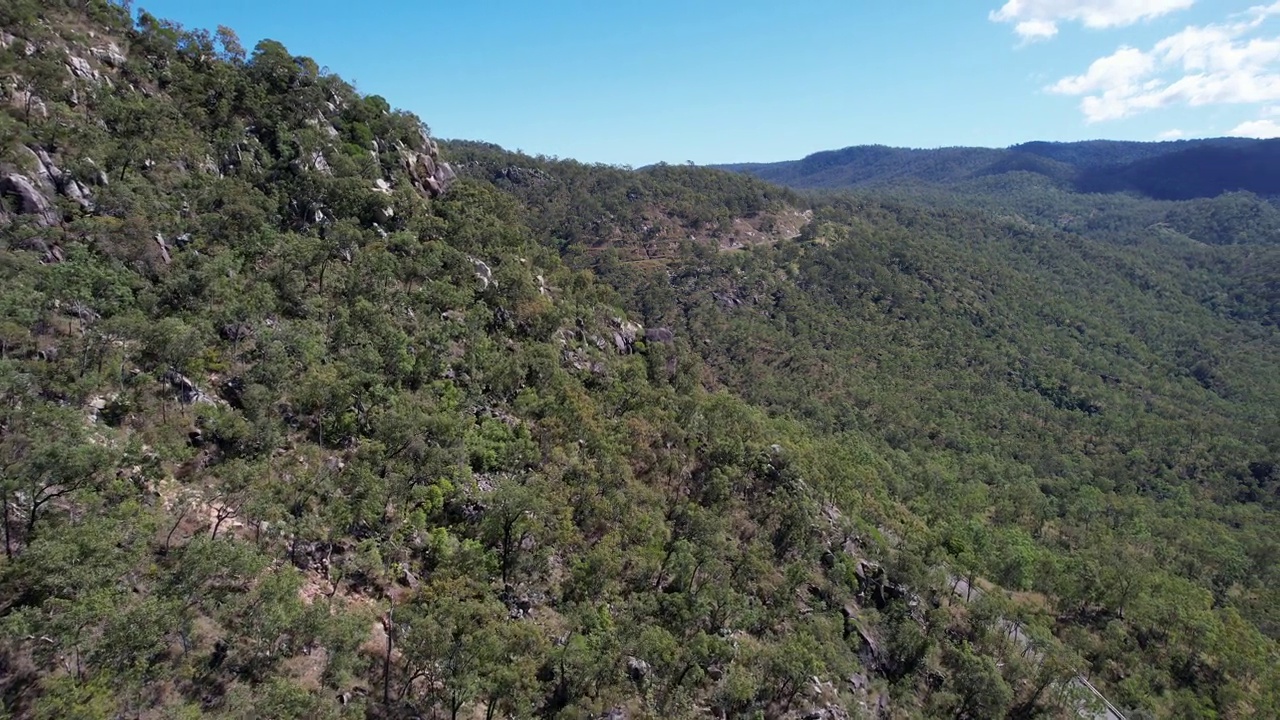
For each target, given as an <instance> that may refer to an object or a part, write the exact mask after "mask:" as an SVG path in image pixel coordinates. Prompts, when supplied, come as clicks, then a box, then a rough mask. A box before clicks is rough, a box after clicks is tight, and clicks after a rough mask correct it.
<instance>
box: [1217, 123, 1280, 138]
mask: <svg viewBox="0 0 1280 720" xmlns="http://www.w3.org/2000/svg"><path fill="white" fill-rule="evenodd" d="M1227 134H1228V135H1232V136H1235V137H1247V138H1264V139H1269V138H1280V123H1278V122H1276V121H1275V120H1250V121H1249V122H1243V123H1240V124H1239V125H1237V126H1236V127H1235V129H1234V130H1232V131H1231V132H1229V133H1227Z"/></svg>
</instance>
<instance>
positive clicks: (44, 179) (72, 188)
mask: <svg viewBox="0 0 1280 720" xmlns="http://www.w3.org/2000/svg"><path fill="white" fill-rule="evenodd" d="M24 149H25V150H26V151H27V152H28V153H30V154H31V156H32V157H33V158H34V159H35V164H36V179H37V180H39V181H40V184H41V185H42V186H43V189H44V191H45V192H46V193H48V192H52V191H57V192H59V193H62V194H63V195H65V196H66V197H68V198H70V199H71V201H72V202H74V203H75V204H77V205H79V206H80V208H81V209H82V210H84V211H86V212H91V211H92V210H93V200H92V199H91V198H90V193H89V188H87V187H85V186H84V185H82V184H81V183H80V182H79V181H77V180H76V179H75V178H73V177H71V174H70V173H67V172H64V171H63V170H62V169H61V168H59V167H58V166H57V164H56V163H54V161H53V158H52V157H50V156H49V153H48V152H46V151H45V149H44V148H37V149H35V150H32V149H30V148H24Z"/></svg>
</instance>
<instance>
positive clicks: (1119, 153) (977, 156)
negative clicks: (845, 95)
mask: <svg viewBox="0 0 1280 720" xmlns="http://www.w3.org/2000/svg"><path fill="white" fill-rule="evenodd" d="M1278 159H1280V140H1247V139H1242V138H1213V139H1208V140H1178V141H1169V142H1158V143H1157V142H1151V143H1142V142H1115V141H1106V140H1094V141H1088V142H1075V143H1048V142H1030V143H1023V144H1021V145H1014V146H1012V147H1010V148H1006V149H993V148H968V147H956V148H939V149H936V150H916V149H909V148H891V147H885V146H882V145H860V146H854V147H847V148H844V149H843V150H828V151H824V152H817V153H814V154H812V155H810V156H808V157H806V158H804V159H802V160H794V161H784V162H776V163H739V164H735V165H723V166H721V167H722V168H723V169H725V170H732V171H734V172H742V173H747V174H750V175H754V176H756V177H759V178H762V179H764V180H768V181H770V182H775V183H778V184H781V185H787V186H790V187H796V188H810V189H814V188H827V189H831V188H841V189H847V188H856V187H891V186H894V185H901V184H925V185H944V186H952V185H956V184H963V183H964V182H965V181H968V180H973V179H977V178H982V177H986V176H991V175H1002V174H1005V173H1012V172H1024V173H1030V174H1033V175H1038V176H1041V177H1042V178H1044V179H1047V180H1049V181H1052V182H1053V183H1054V184H1055V185H1057V186H1059V187H1063V188H1069V189H1071V190H1074V191H1076V192H1082V193H1131V194H1134V195H1138V196H1140V197H1146V198H1150V199H1153V200H1190V199H1193V198H1204V197H1215V196H1217V195H1220V194H1222V193H1224V192H1250V193H1254V194H1257V195H1263V196H1267V197H1274V196H1277V195H1280V170H1277V169H1276V168H1277V166H1278V165H1277V160H1278Z"/></svg>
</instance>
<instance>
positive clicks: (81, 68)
mask: <svg viewBox="0 0 1280 720" xmlns="http://www.w3.org/2000/svg"><path fill="white" fill-rule="evenodd" d="M67 69H68V70H70V71H71V74H72V75H74V76H76V77H77V78H79V79H81V80H87V81H89V82H92V83H99V82H102V74H101V73H99V72H98V71H97V70H95V69H93V65H91V64H89V61H88V60H85V59H84V58H82V57H76V56H75V55H68V56H67Z"/></svg>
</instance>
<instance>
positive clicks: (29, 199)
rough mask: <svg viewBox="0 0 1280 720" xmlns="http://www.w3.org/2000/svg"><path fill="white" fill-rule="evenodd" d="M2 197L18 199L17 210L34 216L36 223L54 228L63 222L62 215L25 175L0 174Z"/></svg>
mask: <svg viewBox="0 0 1280 720" xmlns="http://www.w3.org/2000/svg"><path fill="white" fill-rule="evenodd" d="M0 197H13V198H16V199H17V210H18V212H20V213H22V214H23V215H30V216H32V217H33V218H34V219H35V221H36V223H38V224H40V225H43V226H45V227H52V226H54V225H57V224H59V223H60V222H62V213H60V212H58V209H57V208H56V207H54V205H53V203H52V202H50V200H49V198H48V197H47V196H46V195H45V194H44V193H43V192H41V190H40V188H38V187H36V184H35V183H33V182H32V181H31V180H30V179H29V178H27V177H26V176H25V175H21V174H19V173H16V172H9V173H3V174H0Z"/></svg>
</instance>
